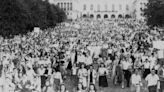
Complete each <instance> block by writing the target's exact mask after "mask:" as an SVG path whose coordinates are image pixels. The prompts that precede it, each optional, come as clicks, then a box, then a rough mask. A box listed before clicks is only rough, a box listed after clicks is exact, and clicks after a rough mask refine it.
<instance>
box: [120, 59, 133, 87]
mask: <svg viewBox="0 0 164 92" xmlns="http://www.w3.org/2000/svg"><path fill="white" fill-rule="evenodd" d="M131 67H132V64H131V63H130V61H127V60H126V59H125V58H124V59H123V61H122V69H123V72H124V79H126V81H127V85H126V86H127V87H130V77H131V72H130V71H129V69H130V68H131ZM123 88H124V87H123Z"/></svg>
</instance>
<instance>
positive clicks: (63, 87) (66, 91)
mask: <svg viewBox="0 0 164 92" xmlns="http://www.w3.org/2000/svg"><path fill="white" fill-rule="evenodd" d="M57 92H69V91H68V90H67V89H66V87H65V85H64V84H61V85H60V89H59V91H57Z"/></svg>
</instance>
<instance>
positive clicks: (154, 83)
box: [145, 69, 160, 92]
mask: <svg viewBox="0 0 164 92" xmlns="http://www.w3.org/2000/svg"><path fill="white" fill-rule="evenodd" d="M145 80H146V82H147V88H148V90H149V92H158V90H159V85H160V83H159V77H158V75H157V74H155V70H154V69H152V70H151V73H150V74H148V75H147V76H146V78H145Z"/></svg>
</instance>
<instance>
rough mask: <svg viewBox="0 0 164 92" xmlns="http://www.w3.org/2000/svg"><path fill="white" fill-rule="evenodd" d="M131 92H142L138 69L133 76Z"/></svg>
mask: <svg viewBox="0 0 164 92" xmlns="http://www.w3.org/2000/svg"><path fill="white" fill-rule="evenodd" d="M131 84H132V85H131V92H140V90H141V89H140V85H141V75H139V71H138V69H135V73H134V74H132V76H131Z"/></svg>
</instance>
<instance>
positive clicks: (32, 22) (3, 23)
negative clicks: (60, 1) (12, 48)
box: [0, 0, 66, 37]
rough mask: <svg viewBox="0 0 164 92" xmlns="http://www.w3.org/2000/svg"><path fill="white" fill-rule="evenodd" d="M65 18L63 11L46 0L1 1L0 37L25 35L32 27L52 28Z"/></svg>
mask: <svg viewBox="0 0 164 92" xmlns="http://www.w3.org/2000/svg"><path fill="white" fill-rule="evenodd" d="M65 16H66V15H65V13H64V11H62V10H61V9H60V8H58V7H57V6H55V5H52V4H50V3H49V2H48V0H46V1H43V0H1V3H0V35H2V36H3V37H10V36H13V35H19V34H26V33H27V32H29V31H32V30H33V28H34V27H40V28H42V29H45V28H49V27H54V26H55V25H56V23H60V22H63V21H64V19H65V18H66V17H65ZM59 18H61V20H60V21H59V20H58V19H59Z"/></svg>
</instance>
